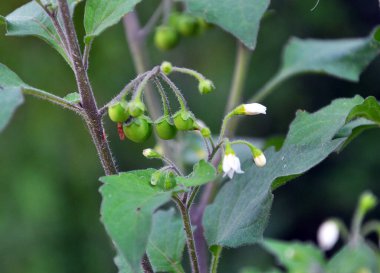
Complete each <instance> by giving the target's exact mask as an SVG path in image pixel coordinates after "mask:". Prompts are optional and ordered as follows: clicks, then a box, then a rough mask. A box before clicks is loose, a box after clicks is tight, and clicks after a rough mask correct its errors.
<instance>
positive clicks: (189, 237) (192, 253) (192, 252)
mask: <svg viewBox="0 0 380 273" xmlns="http://www.w3.org/2000/svg"><path fill="white" fill-rule="evenodd" d="M173 200H174V202H175V203H176V205H177V207H178V209H179V211H180V213H181V216H182V220H183V225H184V230H185V234H186V242H187V249H188V251H189V257H190V262H191V272H192V273H199V272H200V271H199V264H198V256H197V251H196V249H195V240H194V235H193V231H192V229H191V220H190V215H189V211H188V210H187V208H186V205H185V204H183V203H182V201H181V200H180V199H179V198H178V197H177V196H173Z"/></svg>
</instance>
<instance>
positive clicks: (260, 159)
mask: <svg viewBox="0 0 380 273" xmlns="http://www.w3.org/2000/svg"><path fill="white" fill-rule="evenodd" d="M253 160H254V161H255V164H256V166H257V167H264V166H265V164H266V163H267V159H266V158H265V155H264V153H263V152H261V151H260V150H259V153H258V152H255V153H254V156H253Z"/></svg>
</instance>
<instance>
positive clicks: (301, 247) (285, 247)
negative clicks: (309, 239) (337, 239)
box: [262, 240, 325, 272]
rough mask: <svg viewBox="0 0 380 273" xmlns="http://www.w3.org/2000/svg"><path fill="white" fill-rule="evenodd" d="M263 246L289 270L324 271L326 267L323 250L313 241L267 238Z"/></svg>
mask: <svg viewBox="0 0 380 273" xmlns="http://www.w3.org/2000/svg"><path fill="white" fill-rule="evenodd" d="M262 246H263V247H264V248H265V249H266V250H268V251H269V252H270V253H272V254H273V255H275V256H276V258H277V259H278V261H279V262H280V263H281V264H282V265H283V266H285V268H286V269H287V270H288V271H289V272H323V268H324V267H325V260H324V256H323V253H322V251H321V250H320V249H319V248H317V247H316V246H315V245H313V244H311V243H301V242H282V241H277V240H265V241H264V242H263V243H262Z"/></svg>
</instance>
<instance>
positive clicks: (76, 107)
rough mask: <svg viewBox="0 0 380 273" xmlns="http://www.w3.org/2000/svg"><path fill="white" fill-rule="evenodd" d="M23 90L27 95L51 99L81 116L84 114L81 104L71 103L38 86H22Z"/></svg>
mask: <svg viewBox="0 0 380 273" xmlns="http://www.w3.org/2000/svg"><path fill="white" fill-rule="evenodd" d="M22 92H23V93H24V94H25V95H31V96H33V97H36V98H39V99H43V100H46V101H49V102H51V103H54V104H57V105H59V106H62V107H63V108H66V109H69V110H72V111H74V112H76V113H77V114H79V115H81V116H83V115H84V112H83V109H82V108H81V107H80V106H79V105H76V104H73V103H70V102H68V101H67V100H65V99H63V98H61V97H58V96H56V95H53V94H50V93H48V92H45V91H43V90H40V89H37V88H32V87H22Z"/></svg>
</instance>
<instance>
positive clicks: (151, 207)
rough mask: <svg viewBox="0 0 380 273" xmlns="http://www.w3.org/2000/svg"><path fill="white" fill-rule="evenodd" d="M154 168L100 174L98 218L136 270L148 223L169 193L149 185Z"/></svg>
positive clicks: (118, 248)
mask: <svg viewBox="0 0 380 273" xmlns="http://www.w3.org/2000/svg"><path fill="white" fill-rule="evenodd" d="M154 171H155V170H153V169H148V170H139V171H133V172H128V173H122V174H120V175H112V176H106V177H102V178H101V179H100V180H101V181H102V182H104V185H103V186H102V187H101V188H100V192H101V194H102V197H103V201H102V206H101V215H102V222H103V223H104V225H105V227H106V230H107V232H108V234H109V235H110V237H111V238H112V240H113V242H114V243H115V245H116V248H117V250H118V251H119V253H120V254H121V255H122V257H123V258H124V259H125V261H126V262H127V263H128V264H129V266H130V267H131V268H132V269H133V272H135V273H136V272H138V271H139V270H140V260H141V258H142V256H143V254H144V252H145V250H146V247H147V244H148V238H149V234H150V231H151V226H152V214H153V212H154V211H155V210H156V209H157V208H158V207H160V206H161V205H163V204H164V203H166V202H167V201H169V200H170V198H171V193H170V192H163V191H161V190H160V189H159V188H158V187H152V186H151V184H150V178H151V175H152V173H153V172H154Z"/></svg>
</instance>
